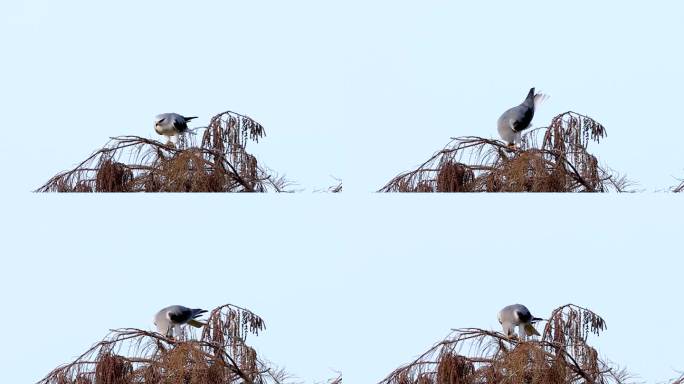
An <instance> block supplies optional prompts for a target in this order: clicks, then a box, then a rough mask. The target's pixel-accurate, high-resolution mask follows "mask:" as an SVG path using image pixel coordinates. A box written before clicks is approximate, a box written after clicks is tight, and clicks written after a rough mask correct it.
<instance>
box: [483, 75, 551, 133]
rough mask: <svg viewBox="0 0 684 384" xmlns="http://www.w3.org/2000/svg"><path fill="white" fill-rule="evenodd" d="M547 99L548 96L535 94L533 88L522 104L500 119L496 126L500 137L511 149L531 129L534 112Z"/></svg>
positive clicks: (505, 113)
mask: <svg viewBox="0 0 684 384" xmlns="http://www.w3.org/2000/svg"><path fill="white" fill-rule="evenodd" d="M546 99H548V96H546V95H544V94H541V93H537V94H535V93H534V88H532V89H530V93H528V94H527V97H526V98H525V101H523V102H522V104H520V105H518V106H517V107H513V108H511V109H509V110H507V111H506V112H504V113H503V115H501V117H499V121H497V124H496V125H497V128H498V130H499V136H501V138H502V139H503V140H504V141H506V143H508V146H509V147H515V143H516V142H520V138H521V136H522V131H524V130H525V129H527V128H529V127H530V124H531V123H532V118H533V117H534V110H535V109H536V108H537V107H538V106H539V105H540V104H541V103H542V102H543V101H544V100H546Z"/></svg>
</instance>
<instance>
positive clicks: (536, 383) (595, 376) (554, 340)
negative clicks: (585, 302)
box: [380, 304, 629, 384]
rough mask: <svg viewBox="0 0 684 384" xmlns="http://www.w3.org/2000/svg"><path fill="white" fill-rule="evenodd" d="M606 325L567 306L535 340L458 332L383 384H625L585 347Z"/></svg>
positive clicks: (619, 374)
mask: <svg viewBox="0 0 684 384" xmlns="http://www.w3.org/2000/svg"><path fill="white" fill-rule="evenodd" d="M604 329H605V321H603V319H602V318H601V317H600V316H598V315H596V314H595V313H593V312H591V311H589V310H588V309H585V308H581V307H577V306H574V305H571V304H568V305H565V306H562V307H559V308H558V309H556V310H555V311H553V312H552V314H551V316H550V318H549V320H548V324H547V326H546V328H545V330H544V333H543V335H542V337H541V339H539V340H530V341H525V342H522V341H519V340H518V339H516V338H513V339H511V338H508V337H506V336H505V335H503V334H501V333H499V332H494V331H488V330H483V329H478V328H463V329H456V330H454V333H453V334H452V335H450V336H449V337H447V338H446V339H445V340H443V341H440V342H438V343H437V344H435V345H434V346H433V347H432V348H430V349H429V350H428V351H427V352H425V353H423V354H422V355H421V356H419V357H418V358H417V359H415V360H414V361H413V362H411V363H409V364H407V365H405V366H402V367H400V368H398V369H396V370H395V371H394V372H392V373H391V374H390V375H389V376H387V377H386V378H385V379H383V380H382V381H381V382H380V383H381V384H461V383H473V384H474V383H478V384H489V383H492V384H493V383H517V382H521V383H529V384H548V383H551V384H570V383H578V384H579V383H624V382H626V380H628V378H629V376H628V374H627V373H626V372H625V371H621V370H617V369H616V368H615V367H613V366H611V365H610V364H609V363H607V362H605V361H604V360H601V359H600V358H599V357H598V353H597V352H596V350H595V349H594V348H593V347H591V346H589V345H588V344H587V342H586V341H587V335H588V333H589V332H591V333H594V334H599V333H600V332H601V331H602V330H604Z"/></svg>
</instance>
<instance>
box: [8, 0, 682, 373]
mask: <svg viewBox="0 0 684 384" xmlns="http://www.w3.org/2000/svg"><path fill="white" fill-rule="evenodd" d="M683 11H684V6H682V5H681V3H678V2H675V1H652V2H649V3H648V4H646V3H644V2H636V1H625V2H603V3H598V2H590V1H576V2H573V3H572V4H568V5H563V6H560V5H554V4H552V3H549V2H542V1H528V2H515V3H510V2H503V1H501V2H477V3H476V2H471V3H468V4H465V3H455V2H447V1H427V0H426V1H421V2H417V1H416V2H399V1H393V2H390V1H374V2H372V3H371V2H362V1H352V0H348V1H345V2H336V3H331V2H325V3H324V2H315V1H290V2H287V3H286V2H275V1H252V2H232V1H231V2H228V1H226V2H208V1H207V2H194V3H192V4H190V3H188V2H181V1H146V2H133V1H119V2H116V3H115V2H110V3H109V4H103V3H97V4H96V3H93V2H86V1H68V0H67V1H61V2H59V3H57V2H49V1H6V2H3V3H1V4H0V46H1V47H2V50H3V58H4V60H2V61H0V84H2V87H1V90H0V109H1V110H2V111H3V127H4V128H5V130H6V131H9V133H8V134H6V135H5V137H4V139H3V140H1V141H0V161H1V163H2V164H4V165H5V167H4V172H5V175H4V177H3V180H4V183H5V184H4V185H5V187H4V193H5V194H6V196H10V197H11V198H6V199H3V202H2V203H0V204H2V205H3V220H2V224H0V226H1V228H0V238H1V239H2V243H3V244H4V246H3V248H2V253H3V255H4V254H8V255H9V257H7V256H6V257H5V260H7V261H6V262H7V263H9V268H2V269H0V277H1V279H0V288H2V291H3V292H5V294H4V295H3V296H2V297H3V301H4V304H5V305H8V306H11V307H14V308H17V310H18V311H19V313H20V315H19V316H18V317H19V318H20V319H21V320H23V321H24V324H25V325H26V327H27V328H26V329H25V330H26V336H25V337H26V338H27V339H28V340H29V341H30V342H33V344H21V343H20V339H19V338H20V337H21V334H22V331H23V330H24V329H22V330H15V329H14V328H7V327H3V329H5V330H6V335H5V336H4V337H5V339H4V340H3V345H5V343H8V344H9V345H13V347H12V348H11V349H5V348H3V349H0V354H2V355H1V356H0V357H1V358H0V361H1V363H0V364H3V365H4V364H7V367H9V368H7V367H4V366H3V367H2V369H0V371H2V372H3V373H5V377H7V380H9V381H11V382H32V381H35V380H37V379H39V378H40V377H42V375H43V374H45V373H47V371H49V370H50V369H51V368H53V367H55V366H56V365H58V364H60V363H63V362H66V361H67V360H70V359H72V358H73V357H75V356H76V355H78V354H79V353H81V352H82V351H83V350H85V349H86V348H87V347H89V346H90V345H91V344H92V343H93V342H95V341H96V340H98V339H100V338H101V337H102V336H104V335H105V334H106V333H107V330H108V329H110V328H116V327H128V326H135V327H142V328H146V327H150V326H151V324H150V322H151V315H152V314H153V313H154V312H155V311H156V310H157V309H159V308H161V307H162V306H165V305H169V304H175V303H178V304H185V305H191V306H203V307H207V308H210V307H213V306H216V305H220V304H224V303H226V302H230V303H234V304H237V305H241V306H245V307H248V308H251V309H252V310H254V311H255V312H256V313H258V314H260V315H262V316H263V317H264V318H265V319H266V321H267V325H268V329H267V331H266V332H265V333H264V334H263V336H260V337H259V338H258V339H256V342H257V343H258V346H259V349H260V351H262V352H263V353H264V354H265V356H266V357H268V358H269V359H271V360H273V361H274V362H277V363H280V364H283V365H285V366H286V367H287V368H288V370H289V371H291V372H292V373H295V374H298V375H299V376H300V377H302V378H303V379H305V380H307V381H313V380H323V379H325V378H327V377H331V376H334V372H332V370H341V371H342V372H343V373H344V375H345V381H346V382H348V383H366V382H374V381H377V380H379V379H381V378H382V377H383V376H384V375H385V374H387V373H389V372H390V371H391V370H392V369H394V368H395V367H396V366H398V365H399V364H401V363H404V362H407V361H409V360H410V359H411V358H413V357H414V356H415V355H417V354H419V353H421V352H422V351H424V350H425V349H426V348H428V347H429V346H430V345H432V343H433V342H435V341H437V340H438V339H439V338H441V337H443V336H444V335H446V334H447V333H448V331H449V329H450V328H453V327H467V326H480V327H495V326H497V323H496V316H495V314H496V311H497V310H498V309H499V308H500V307H501V306H503V305H505V304H509V303H511V302H524V303H526V304H528V305H529V306H530V307H531V308H532V309H533V310H534V311H535V312H538V313H540V314H548V312H549V311H550V310H551V309H553V308H554V307H556V306H558V305H562V304H565V303H567V302H573V303H576V304H579V305H584V306H587V307H590V308H593V309H595V310H596V311H597V312H599V313H600V314H602V315H604V316H605V318H606V320H607V321H608V326H609V329H608V331H607V332H606V334H605V336H604V337H601V338H600V339H599V340H598V346H599V349H600V350H601V352H602V353H604V354H605V355H606V356H607V357H609V358H611V359H612V360H614V361H616V362H618V363H620V364H624V365H626V366H627V367H629V368H630V369H631V370H632V371H634V372H635V373H638V374H641V376H642V377H643V378H644V379H646V380H649V381H656V380H665V379H667V378H671V377H674V376H675V375H676V373H675V372H674V370H676V369H679V370H682V369H684V366H681V361H680V360H678V359H676V358H675V357H676V356H678V354H679V353H680V351H679V349H678V347H677V346H678V345H679V344H680V343H681V342H684V340H683V339H682V337H683V336H682V334H681V332H680V330H679V326H680V324H679V319H681V318H682V316H684V309H682V306H681V305H680V304H679V303H680V302H681V298H680V292H681V286H680V285H681V284H677V279H678V278H679V275H680V272H681V270H682V267H684V265H683V264H682V261H679V260H676V259H675V257H674V256H675V255H677V254H678V252H677V251H678V249H679V248H681V246H680V244H679V236H680V232H681V225H679V222H680V221H681V220H679V218H680V217H681V213H682V203H681V202H680V201H678V200H677V197H676V196H672V195H653V194H645V195H638V196H616V195H609V196H553V195H535V196H511V195H496V196H491V195H490V196H485V195H476V196H387V195H374V194H367V193H364V192H367V191H374V190H376V189H378V188H379V187H381V186H382V185H384V183H385V182H386V181H387V180H389V179H390V178H391V177H393V176H394V175H395V174H396V173H398V172H400V171H403V170H406V169H409V168H412V167H414V166H416V165H417V164H419V163H421V162H422V161H423V160H425V159H426V158H427V157H429V156H430V155H431V154H432V153H433V151H435V150H437V149H439V148H441V147H442V146H443V145H444V144H445V143H446V142H447V141H448V140H449V137H452V136H459V135H480V136H485V137H495V135H496V131H495V121H496V119H497V117H498V115H499V114H500V113H501V112H502V111H503V110H504V109H505V108H508V107H510V106H512V105H513V104H516V103H518V102H520V101H521V100H522V98H523V97H524V96H525V94H526V91H527V90H528V89H529V87H531V86H536V87H538V89H540V90H542V91H544V92H546V93H549V94H550V95H551V99H550V100H548V102H547V103H545V104H544V106H543V107H542V108H541V109H540V110H539V112H538V114H537V116H536V119H535V122H536V125H544V124H546V123H548V122H549V121H550V119H551V117H552V116H554V115H555V114H557V113H560V112H564V111H566V110H575V111H577V112H580V113H584V114H588V115H590V116H592V117H594V118H596V119H597V120H598V121H600V122H602V123H603V124H604V125H605V126H606V127H607V129H608V138H607V139H606V140H605V141H604V142H602V143H601V144H600V146H598V147H594V149H595V152H596V153H597V154H599V156H600V158H601V160H602V161H603V162H604V163H606V164H608V165H609V166H611V167H612V168H615V169H616V170H618V171H621V172H623V173H627V175H628V176H630V177H631V178H632V179H634V180H636V181H638V182H640V186H641V187H642V188H643V189H645V190H647V191H652V190H658V189H664V188H667V187H669V186H672V185H674V184H676V183H677V181H676V180H675V179H674V177H684V155H683V153H684V152H682V151H681V149H680V145H679V143H680V140H682V139H683V138H684V134H682V133H681V128H682V123H681V122H680V119H679V111H680V110H681V106H682V99H683V98H682V96H681V91H680V90H681V89H684V79H683V77H682V76H681V68H683V67H684V54H682V51H681V49H680V46H681V36H684V26H683V25H682V23H681V20H680V19H681V15H682V13H683ZM643 95H648V97H646V96H643ZM226 109H231V110H234V111H237V112H240V113H244V114H247V115H250V116H252V117H253V118H255V119H256V120H258V121H260V122H261V123H262V124H263V125H264V126H265V127H266V130H267V133H268V136H267V137H266V139H265V140H264V141H263V142H262V143H259V144H258V145H257V146H252V149H253V150H254V152H256V153H257V154H258V155H259V157H260V159H262V160H263V161H264V162H265V163H266V164H267V165H269V166H271V167H272V168H274V169H276V170H277V171H280V172H282V173H286V174H287V175H288V176H289V177H290V178H291V179H293V180H295V181H297V182H298V183H299V187H300V188H303V189H305V190H308V191H310V190H313V189H320V188H325V187H326V186H328V185H330V184H333V183H334V182H335V181H334V180H333V179H332V178H331V177H330V175H333V176H335V177H338V178H341V179H343V181H344V185H345V190H346V191H351V192H352V193H348V194H344V195H340V196H330V195H318V194H315V195H312V194H308V193H307V194H303V195H297V196H235V195H230V196H226V195H222V196H207V195H193V196H188V195H163V196H160V195H155V196H140V195H139V196H114V195H112V196H45V195H33V194H29V193H27V191H30V190H33V189H35V188H36V187H38V186H40V185H41V184H42V183H43V182H45V181H46V180H47V179H48V178H49V177H50V176H52V175H54V174H55V173H56V172H58V171H60V170H63V169H66V168H70V167H72V166H74V165H75V164H76V163H77V162H79V161H80V160H82V159H84V158H85V157H86V156H87V155H88V154H90V153H91V152H92V151H93V150H94V149H95V148H97V147H99V146H100V145H102V144H103V143H104V142H105V141H106V140H107V138H108V137H109V136H115V135H123V134H137V135H142V136H146V137H151V138H158V136H156V134H155V133H154V131H153V124H152V121H153V117H154V115H155V114H157V113H160V112H170V111H175V112H179V113H183V114H189V115H198V116H200V119H198V120H199V123H200V124H204V123H206V122H207V121H208V119H209V117H210V116H211V115H213V114H215V113H218V112H221V111H224V110H226ZM29 151H30V152H29ZM27 153H29V155H27ZM10 182H11V183H12V184H11V185H7V184H9V183H10ZM559 202H560V203H561V206H560V207H553V209H551V208H552V204H557V203H559ZM217 206H218V208H217ZM502 213H510V214H514V215H515V216H511V217H510V220H509V219H502V218H501V217H500V215H501V214H502ZM585 213H590V216H589V219H586V218H583V216H582V215H583V214H585ZM160 214H161V215H162V216H161V217H160ZM234 218H239V219H238V220H237V221H235V222H231V220H234ZM168 220H178V221H179V222H181V223H182V224H181V225H173V224H172V225H171V227H172V232H171V233H169V232H168V231H167V230H162V229H158V228H155V225H157V224H158V223H159V222H164V223H166V222H167V221H168ZM462 220H465V221H466V222H467V224H464V223H463V221H462ZM502 222H504V223H505V227H506V228H508V227H511V226H517V227H525V228H528V229H529V232H522V231H521V232H520V233H507V234H501V235H499V236H498V237H496V238H492V237H490V233H491V226H492V225H493V224H494V223H502ZM259 225H262V226H263V228H262V229H261V230H260V231H259V232H258V234H254V233H252V228H253V227H254V226H259ZM578 225H584V226H586V228H585V229H583V230H579V229H577V228H576V227H577V226H578ZM198 226H207V228H208V229H206V230H207V231H208V232H209V234H210V235H211V236H212V237H213V238H220V237H225V241H224V242H212V243H211V244H210V245H204V244H202V243H201V242H200V237H201V236H200V235H199V234H198V232H200V229H198V228H197V227H198ZM179 230H180V231H181V232H182V233H184V234H185V235H183V236H179V235H178V234H177V232H176V231H179ZM570 235H577V236H582V237H583V238H584V239H585V240H586V241H587V242H588V243H587V244H584V245H583V246H582V247H580V248H573V247H572V246H573V245H574V244H575V242H574V241H572V240H567V241H566V240H565V239H566V238H567V236H570ZM166 238H168V239H169V241H168V242H167V241H166ZM236 240H237V242H236ZM217 244H218V245H217ZM221 244H223V245H221ZM460 246H465V247H466V248H465V249H460V248H459V247H460ZM549 248H552V249H553V250H554V251H553V252H549V251H547V249H549ZM564 248H565V249H564ZM523 255H524V256H528V257H529V258H530V259H531V262H530V263H529V264H530V265H531V267H530V269H529V270H528V271H526V272H521V271H520V270H519V266H520V265H521V261H520V259H521V258H522V256H523ZM201 258H208V259H209V260H211V261H212V262H214V265H215V266H216V265H217V266H223V268H224V269H225V270H221V269H220V268H217V267H213V268H212V269H211V271H210V272H209V273H210V274H211V275H210V276H206V275H205V274H206V273H207V272H204V271H203V270H202V268H201V267H200V264H201V262H200V261H198V259H201ZM554 263H555V266H554ZM566 264H569V265H567V266H566ZM131 265H135V268H137V270H136V271H135V272H129V273H124V272H125V271H126V270H128V269H129V268H130V267H131ZM474 267H477V268H486V269H484V270H482V269H481V271H482V272H481V273H466V274H460V273H459V271H460V270H461V269H467V268H474ZM561 267H563V268H561ZM249 268H257V269H258V270H260V271H261V272H260V273H258V274H246V273H241V274H239V275H237V276H231V277H230V278H226V279H225V280H223V281H222V277H223V276H224V274H225V273H226V271H228V270H230V269H234V270H235V269H236V270H240V271H245V270H248V269H249ZM564 268H567V269H564ZM168 271H171V272H172V273H174V274H177V273H178V271H184V272H185V271H195V272H196V278H195V279H191V280H190V281H188V283H187V284H183V285H179V286H177V287H174V288H170V289H164V290H158V289H153V287H154V284H153V283H154V278H155V276H157V274H159V273H162V272H163V273H168ZM521 275H522V276H530V279H531V282H530V287H529V288H526V289H523V290H522V291H516V290H510V289H508V288H507V287H506V285H505V284H504V282H502V281H501V280H506V279H509V280H513V281H516V282H517V281H520V280H521V279H520V276H521ZM254 279H256V281H257V282H258V284H251V283H249V282H252V281H254ZM499 279H501V280H499ZM559 279H561V282H562V283H563V284H562V285H561V286H560V287H559V288H558V289H559V290H558V291H550V290H548V289H547V288H546V287H547V286H548V285H549V284H558V280H559ZM194 281H197V283H198V284H200V287H201V288H200V289H199V290H193V289H190V288H191V287H190V286H189V285H191V284H192V282H194ZM103 282H106V283H104V284H103ZM246 287H250V288H249V289H247V288H246ZM537 287H539V288H537ZM81 290H83V292H81ZM203 292H207V293H205V294H202V293H203ZM463 292H466V293H463ZM630 300H633V301H635V302H637V303H638V304H639V305H640V306H641V307H640V308H639V313H640V314H643V313H646V314H647V316H648V318H649V319H648V320H651V319H652V318H653V317H655V318H657V320H656V326H659V327H662V328H657V331H656V333H655V334H652V335H649V334H646V335H644V334H641V333H640V331H639V330H640V327H643V326H644V320H641V319H636V320H635V319H631V318H630V316H631V315H632V314H633V311H632V309H631V308H630V307H628V304H629V303H630ZM673 303H674V304H675V305H673ZM45 313H48V314H49V315H50V316H53V318H55V320H53V321H54V322H52V323H50V324H46V323H45V322H44V321H42V320H41V316H44V315H45ZM65 313H67V315H65ZM69 314H72V315H69ZM8 320H9V321H10V324H9V325H11V326H12V327H16V326H17V322H16V321H15V319H9V318H7V317H5V318H4V319H3V320H0V321H2V322H3V323H4V322H5V321H8ZM74 320H78V321H74ZM311 322H314V324H311ZM46 325H47V326H48V327H49V328H48V329H47V330H46V329H44V328H43V327H45V326H46ZM648 328H649V329H653V326H652V325H649V326H648ZM661 330H662V331H666V332H670V333H671V334H669V335H667V336H664V337H663V336H661V333H660V332H662V331H661ZM37 343H39V344H40V345H41V346H43V348H44V351H42V352H41V353H40V354H39V355H38V356H37V357H35V358H31V360H27V359H25V356H27V355H28V354H31V353H33V352H34V351H35V349H34V348H35V346H36V344H37ZM10 352H11V354H9V355H8V353H10ZM26 367H30V368H26ZM27 370H28V371H29V372H25V371H27ZM6 372H9V376H7V374H6Z"/></svg>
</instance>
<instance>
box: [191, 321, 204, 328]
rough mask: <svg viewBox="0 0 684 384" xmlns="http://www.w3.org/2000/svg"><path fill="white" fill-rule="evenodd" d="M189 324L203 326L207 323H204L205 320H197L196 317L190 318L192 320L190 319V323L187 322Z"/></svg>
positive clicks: (197, 326)
mask: <svg viewBox="0 0 684 384" xmlns="http://www.w3.org/2000/svg"><path fill="white" fill-rule="evenodd" d="M187 324H188V325H192V326H193V327H195V328H202V327H204V326H205V325H206V324H205V323H203V322H201V321H197V320H195V319H190V320H188V323H187Z"/></svg>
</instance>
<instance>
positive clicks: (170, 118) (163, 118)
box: [154, 113, 197, 143]
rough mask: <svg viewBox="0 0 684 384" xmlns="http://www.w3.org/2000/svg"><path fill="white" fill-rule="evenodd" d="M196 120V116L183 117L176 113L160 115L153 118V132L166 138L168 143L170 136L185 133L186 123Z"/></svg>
mask: <svg viewBox="0 0 684 384" xmlns="http://www.w3.org/2000/svg"><path fill="white" fill-rule="evenodd" d="M196 118H197V116H190V117H185V116H183V115H179V114H177V113H162V114H159V115H157V116H156V117H155V120H154V130H155V131H156V132H157V133H158V134H160V135H164V136H168V138H169V141H168V142H169V143H170V142H171V136H175V135H179V134H181V133H183V132H186V131H187V130H188V121H190V120H192V119H196Z"/></svg>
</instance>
